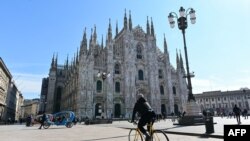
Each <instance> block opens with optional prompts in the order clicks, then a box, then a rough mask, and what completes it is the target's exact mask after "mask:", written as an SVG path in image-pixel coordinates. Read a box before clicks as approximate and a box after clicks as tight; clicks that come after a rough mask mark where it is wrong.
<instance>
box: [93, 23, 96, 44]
mask: <svg viewBox="0 0 250 141" xmlns="http://www.w3.org/2000/svg"><path fill="white" fill-rule="evenodd" d="M96 39H97V34H96V25H94V33H93V41H94V43H96Z"/></svg>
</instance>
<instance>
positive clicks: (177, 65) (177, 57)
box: [176, 49, 180, 69]
mask: <svg viewBox="0 0 250 141" xmlns="http://www.w3.org/2000/svg"><path fill="white" fill-rule="evenodd" d="M179 68H180V59H179V55H178V51H177V49H176V69H179Z"/></svg>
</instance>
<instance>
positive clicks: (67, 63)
mask: <svg viewBox="0 0 250 141" xmlns="http://www.w3.org/2000/svg"><path fill="white" fill-rule="evenodd" d="M68 68H69V54H68V55H67V60H66V69H68Z"/></svg>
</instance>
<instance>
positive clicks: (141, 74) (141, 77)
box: [138, 70, 144, 80]
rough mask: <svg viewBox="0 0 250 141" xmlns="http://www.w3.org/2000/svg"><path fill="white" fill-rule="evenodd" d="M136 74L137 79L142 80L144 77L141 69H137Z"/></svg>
mask: <svg viewBox="0 0 250 141" xmlns="http://www.w3.org/2000/svg"><path fill="white" fill-rule="evenodd" d="M138 76H139V80H144V78H143V71H142V70H139V71H138Z"/></svg>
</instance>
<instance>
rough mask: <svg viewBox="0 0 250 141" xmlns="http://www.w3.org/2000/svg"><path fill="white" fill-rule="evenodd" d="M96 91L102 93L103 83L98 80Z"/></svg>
mask: <svg viewBox="0 0 250 141" xmlns="http://www.w3.org/2000/svg"><path fill="white" fill-rule="evenodd" d="M96 91H97V92H98V93H100V92H101V91H102V81H100V80H98V81H97V82H96Z"/></svg>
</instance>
